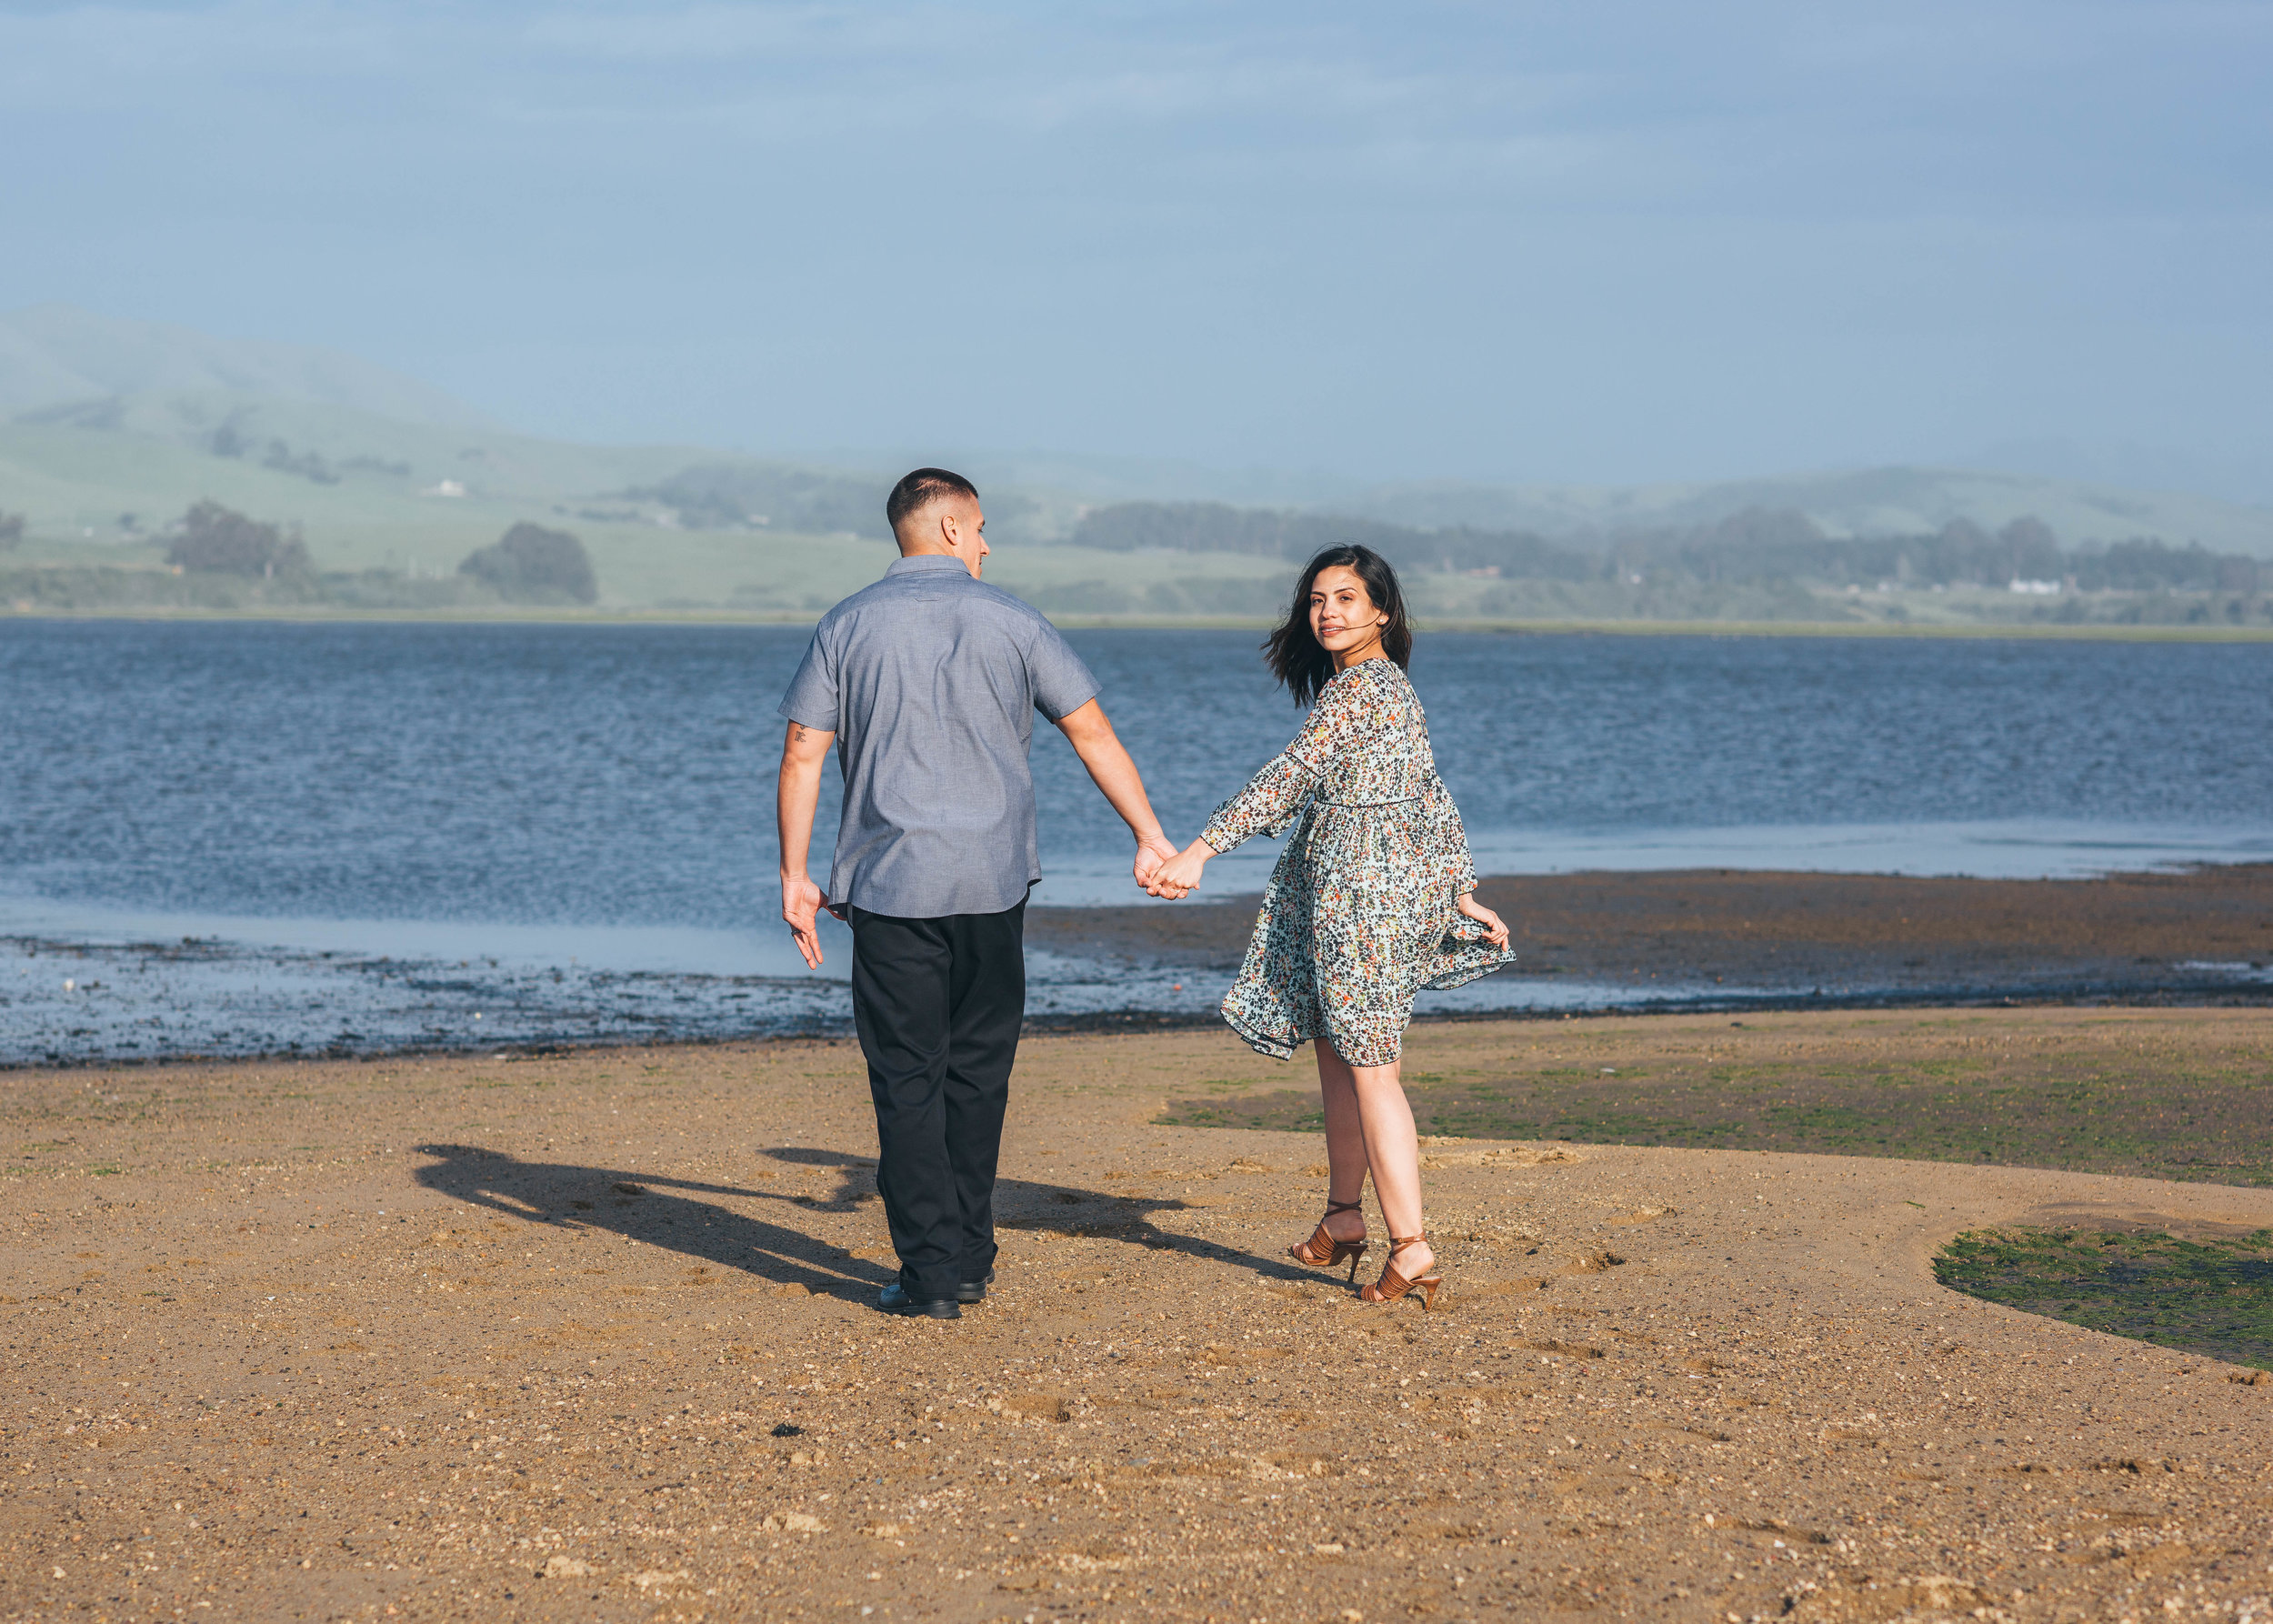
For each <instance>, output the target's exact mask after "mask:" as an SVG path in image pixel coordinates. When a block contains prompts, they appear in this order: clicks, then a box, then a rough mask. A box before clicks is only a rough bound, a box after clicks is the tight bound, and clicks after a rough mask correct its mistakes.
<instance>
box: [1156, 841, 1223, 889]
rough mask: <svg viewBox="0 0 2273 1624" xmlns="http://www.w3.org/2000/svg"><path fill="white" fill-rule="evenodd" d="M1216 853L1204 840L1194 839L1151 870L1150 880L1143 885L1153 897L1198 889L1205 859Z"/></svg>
mask: <svg viewBox="0 0 2273 1624" xmlns="http://www.w3.org/2000/svg"><path fill="white" fill-rule="evenodd" d="M1215 855H1216V848H1215V847H1212V846H1210V845H1208V844H1207V841H1205V840H1195V841H1193V842H1192V843H1191V845H1189V846H1187V847H1185V848H1184V849H1183V850H1182V851H1180V852H1177V854H1176V856H1174V857H1170V858H1169V859H1168V860H1167V862H1165V863H1163V864H1161V865H1160V867H1157V868H1156V869H1154V870H1153V875H1152V881H1151V883H1150V884H1148V885H1147V886H1146V887H1145V889H1146V890H1147V891H1149V892H1151V893H1152V894H1153V895H1154V896H1155V897H1184V896H1187V895H1189V894H1190V893H1192V892H1194V891H1197V890H1198V889H1199V874H1200V870H1201V869H1202V868H1205V867H1207V859H1208V858H1210V857H1214V856H1215Z"/></svg>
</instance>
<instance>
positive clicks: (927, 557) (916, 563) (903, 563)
mask: <svg viewBox="0 0 2273 1624" xmlns="http://www.w3.org/2000/svg"><path fill="white" fill-rule="evenodd" d="M932 569H959V570H962V572H963V573H964V574H965V575H968V574H970V573H971V572H970V570H969V569H968V568H966V566H965V565H964V563H963V560H962V559H960V558H957V557H956V556H954V555H953V554H952V553H918V554H916V556H914V557H912V558H900V559H896V560H894V562H893V564H892V566H891V567H890V568H889V569H887V570H886V571H885V572H884V573H885V574H886V575H887V576H908V575H914V574H915V573H916V571H917V570H932Z"/></svg>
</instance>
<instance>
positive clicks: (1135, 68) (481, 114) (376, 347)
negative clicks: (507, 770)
mask: <svg viewBox="0 0 2273 1624" xmlns="http://www.w3.org/2000/svg"><path fill="white" fill-rule="evenodd" d="M2269 84H2273V5H2266V4H2226V5H2198V4H2190V3H2188V0H2158V3H2155V4H2144V3H2142V4H2123V5H2114V4H2102V3H2098V0H2057V3H2054V0H2047V3H2043V4H2036V3H2014V0H1968V3H1967V4H1944V3H1942V0H1917V3H1913V4H1908V5H1901V6H1887V5H1845V4H1837V3H1832V4H1810V5H1798V4H1791V5H1718V4H1710V3H1700V0H1691V3H1688V4H1667V5H1657V4H1632V5H1627V4H1615V3H1613V4H1607V5H1591V6H1574V5H1526V4H1497V5H1441V4H1440V5H1428V4H1416V5H1399V6H1383V5H1342V4H1336V3H1331V0H1328V3H1319V0H1304V3H1302V4H1292V3H1285V0H1247V3H1245V4H1237V5H1232V4H1222V5H1087V6H1066V5H956V6H952V7H948V6H929V5H834V6H773V5H726V4H706V5H671V4H667V3H666V4H648V5H639V6H636V7H634V6H629V5H598V4H595V5H579V6H559V5H426V4H401V3H395V4H388V5H355V4H293V5H279V4H225V5H148V6H135V5H99V6H98V5H19V4H6V3H5V0H0V152H5V154H6V155H7V157H6V160H5V171H0V173H5V176H6V180H5V188H4V189H0V192H4V196H0V208H4V209H5V213H4V214H0V220H4V221H5V229H4V230H0V241H4V242H5V252H0V307H13V306H19V305H25V304H30V303H34V302H36V301H41V300H46V299H60V300H66V301H69V302H72V303H75V304H80V305H85V306H89V307H92V308H95V309H99V310H104V311H107V312H112V313H115V314H118V315H125V316H141V317H147V318H152V319H157V320H165V321H173V322H180V323H185V324H187V325H191V326H198V327H203V328H205V329H208V330H212V331H215V332H220V333H225V334H230V335H235V336H256V337H268V338H279V339H290V340H297V341H302V342H309V343H318V344H325V345H330V346H337V347H341V348H345V349H349V350H353V351H355V352H357V353H359V354H362V355H365V356H369V357H371V358H372V359H375V360H379V361H383V362H386V363H387V364H389V365H392V366H397V367H400V368H402V369H404V370H406V371H410V372H413V373H416V374H418V375H420V376H425V377H427V378H430V379H432V380H433V381H435V382H436V383H439V384H441V385H443V386H446V387H448V388H450V389H453V390H455V391H456V392H457V393H458V394H460V395H462V396H465V397H466V398H467V399H468V400H470V401H472V402H473V403H475V404H476V405H477V406H482V407H484V408H486V409H487V410H489V411H492V412H494V413H496V414H497V415H499V416H503V417H505V418H506V419H507V420H508V421H511V422H513V423H515V424H516V425H519V426H524V427H526V428H529V429H532V430H536V431H539V432H545V433H553V434H563V435H573V436H585V437H593V438H604V439H610V440H625V439H683V440H693V441H699V442H705V443H709V444H716V445H726V446H739V447H742V448H746V449H750V450H756V451H768V452H791V451H797V450H801V449H811V448H815V447H876V448H879V449H881V448H892V449H902V448H916V447H924V446H968V447H988V448H1003V449H1011V448H1024V449H1054V450H1063V451H1073V452H1082V453H1094V454H1119V455H1130V456H1177V457H1187V458H1193V459H1197V460H1198V461H1201V462H1204V463H1207V464H1212V465H1216V466H1230V467H1237V466H1276V467H1287V468H1297V469H1317V470H1322V471H1324V470H1332V471H1335V472H1336V473H1337V474H1341V475H1345V476H1357V477H1365V478H1390V477H1432V476H1457V477H1469V478H1492V479H1509V480H1526V481H1542V480H1552V481H1560V480H1571V481H1633V480H1649V479H1667V478H1696V477H1710V476H1732V475H1739V474H1749V473H1765V472H1774V471H1784V470H1793V469H1801V468H1812V467H1823V466H1839V465H1852V464H1860V463H1875V462H1884V461H1894V460H1947V459H1952V458H1956V457H1958V456H1970V455H1973V454H1976V453H1982V452H1988V451H1992V450H1994V451H1998V453H1999V454H2001V455H2003V456H2005V457H2006V459H2007V460H2008V461H2027V460H2028V459H2029V458H2031V457H2033V458H2036V459H2037V460H2038V461H2039V462H2042V461H2047V460H2050V461H2058V459H2060V458H2062V457H2069V458H2076V457H2084V458H2085V459H2086V460H2088V459H2089V457H2090V456H2095V455H2098V456H2105V457H2107V458H2108V459H2110V462H2111V463H2112V462H2114V461H2120V460H2121V459H2122V458H2123V457H2126V456H2128V457H2131V458H2133V459H2134V460H2137V459H2139V458H2145V459H2147V460H2148V461H2149V462H2151V461H2152V460H2153V459H2155V458H2157V457H2160V458H2163V459H2165V460H2166V461H2170V460H2171V459H2177V460H2176V461H2175V462H2173V463H2172V466H2180V465H2182V464H2184V463H2186V462H2187V461H2188V459H2191V461H2192V462H2193V463H2194V464H2197V465H2198V466H2199V467H2200V468H2201V469H2202V470H2203V473H2202V476H2201V478H2200V479H2198V480H2196V481H2194V483H2198V484H2204V485H2209V484H2213V483H2217V482H2218V481H2221V480H2222V481H2223V482H2224V483H2225V484H2226V485H2227V486H2228V491H2227V493H2226V494H2233V495H2254V496H2256V497H2257V498H2258V499H2260V500H2273V471H2268V453H2267V451H2266V449H2265V448H2266V447H2267V446H2268V445H2269V444H2273V398H2269V396H2268V387H2267V382H2266V380H2267V379H2268V377H2269V376H2273V299H2268V297H2267V295H2266V292H2265V290H2266V288H2267V286H2273V215H2269V214H2268V194H2269V192H2273V187H2269V186H2268V178H2269V177H2273V113H2269V112H2268V108H2269V107H2273V95H2268V94H2267V86H2268V85H2269ZM2095 447H2098V448H2102V449H2101V450H2099V451H2096V452H2095V451H2094V450H2093V448H2095ZM2121 448H2128V449H2121ZM2253 484H2254V486H2255V487H2256V488H2254V489H2250V488H2241V487H2247V486H2252V485H2253Z"/></svg>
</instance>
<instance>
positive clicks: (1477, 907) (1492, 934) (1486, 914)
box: [1455, 891, 1507, 947]
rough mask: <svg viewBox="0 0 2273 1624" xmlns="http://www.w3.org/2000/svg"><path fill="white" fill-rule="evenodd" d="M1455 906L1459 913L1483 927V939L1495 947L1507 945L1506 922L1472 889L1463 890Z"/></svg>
mask: <svg viewBox="0 0 2273 1624" xmlns="http://www.w3.org/2000/svg"><path fill="white" fill-rule="evenodd" d="M1455 906H1457V907H1458V908H1459V910H1460V911H1461V913H1463V914H1465V915H1466V916H1467V917H1469V918H1471V919H1473V920H1475V921H1476V922H1477V924H1478V925H1481V926H1483V927H1484V939H1485V940H1486V941H1487V942H1489V943H1491V945H1492V946H1493V947H1507V921H1506V920H1505V919H1503V918H1501V917H1499V916H1498V915H1497V914H1496V913H1494V912H1492V910H1491V909H1490V908H1487V907H1485V906H1484V905H1483V904H1482V903H1480V902H1478V901H1477V899H1476V893H1475V892H1473V891H1468V892H1464V893H1463V894H1462V895H1461V897H1460V900H1459V901H1458V903H1457V904H1456V905H1455Z"/></svg>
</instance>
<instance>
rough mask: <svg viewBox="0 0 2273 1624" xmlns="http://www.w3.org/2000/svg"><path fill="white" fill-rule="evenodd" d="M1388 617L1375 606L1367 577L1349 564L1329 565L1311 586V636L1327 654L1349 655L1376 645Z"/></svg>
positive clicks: (1320, 572)
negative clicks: (1369, 591)
mask: <svg viewBox="0 0 2273 1624" xmlns="http://www.w3.org/2000/svg"><path fill="white" fill-rule="evenodd" d="M1388 622H1389V617H1387V615H1385V614H1383V613H1382V612H1381V611H1380V610H1379V609H1377V608H1376V607H1374V603H1373V598H1372V596H1371V595H1370V594H1368V593H1367V591H1366V582H1365V577H1364V576H1360V575H1359V574H1358V573H1357V571H1356V570H1354V569H1352V568H1350V567H1349V566H1347V565H1346V564H1330V565H1328V566H1327V567H1326V568H1324V569H1322V570H1320V571H1318V574H1317V579H1316V580H1314V581H1312V582H1311V583H1310V635H1311V636H1312V637H1316V638H1317V640H1318V644H1319V647H1322V648H1324V649H1325V650H1326V651H1327V653H1328V654H1337V655H1340V654H1348V653H1351V652H1352V651H1354V650H1357V649H1360V648H1363V647H1365V646H1366V645H1367V643H1369V642H1377V641H1379V639H1380V637H1381V628H1382V627H1385V626H1387V624H1388Z"/></svg>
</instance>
